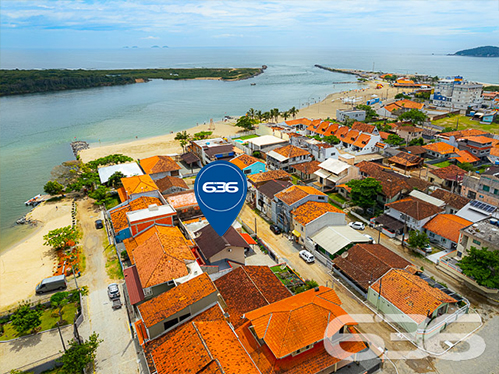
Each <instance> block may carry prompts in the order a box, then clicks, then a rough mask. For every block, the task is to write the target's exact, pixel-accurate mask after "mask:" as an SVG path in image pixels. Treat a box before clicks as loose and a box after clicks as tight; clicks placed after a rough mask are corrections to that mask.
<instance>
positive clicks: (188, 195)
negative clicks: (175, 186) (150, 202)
mask: <svg viewBox="0 0 499 374" xmlns="http://www.w3.org/2000/svg"><path fill="white" fill-rule="evenodd" d="M166 201H168V204H170V205H171V206H172V207H173V209H176V210H180V209H182V208H187V207H191V206H197V205H198V201H197V200H196V194H195V193H194V191H191V190H189V191H185V192H180V193H176V194H171V195H168V196H166Z"/></svg>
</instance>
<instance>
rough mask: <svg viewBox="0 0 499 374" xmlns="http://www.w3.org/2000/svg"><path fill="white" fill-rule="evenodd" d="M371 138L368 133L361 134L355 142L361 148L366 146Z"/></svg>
mask: <svg viewBox="0 0 499 374" xmlns="http://www.w3.org/2000/svg"><path fill="white" fill-rule="evenodd" d="M370 140H371V136H370V135H367V134H360V135H359V137H358V138H357V140H356V141H355V143H353V145H354V146H356V147H359V148H364V147H365V146H366V145H367V143H369V141H370Z"/></svg>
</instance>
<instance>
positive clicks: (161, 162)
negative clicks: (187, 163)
mask: <svg viewBox="0 0 499 374" xmlns="http://www.w3.org/2000/svg"><path fill="white" fill-rule="evenodd" d="M139 164H140V167H141V168H142V170H144V173H146V174H149V175H150V176H151V178H152V179H153V180H156V179H160V178H164V177H166V176H169V177H178V176H181V175H180V172H179V170H180V169H181V167H180V166H179V165H178V164H177V163H176V162H175V161H173V159H172V158H171V157H169V156H153V157H148V158H143V159H142V160H139Z"/></svg>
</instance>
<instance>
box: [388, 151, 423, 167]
mask: <svg viewBox="0 0 499 374" xmlns="http://www.w3.org/2000/svg"><path fill="white" fill-rule="evenodd" d="M388 161H389V162H393V163H395V164H399V165H402V166H404V167H406V166H408V167H411V166H419V165H421V164H422V163H423V159H422V158H421V157H419V156H416V155H413V154H411V153H407V152H399V153H397V154H396V155H395V156H392V157H390V158H389V159H388Z"/></svg>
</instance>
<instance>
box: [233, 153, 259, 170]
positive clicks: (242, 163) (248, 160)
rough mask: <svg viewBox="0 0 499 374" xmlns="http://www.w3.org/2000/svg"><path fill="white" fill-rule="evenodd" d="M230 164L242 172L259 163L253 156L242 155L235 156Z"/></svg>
mask: <svg viewBox="0 0 499 374" xmlns="http://www.w3.org/2000/svg"><path fill="white" fill-rule="evenodd" d="M230 162H232V163H233V164H234V165H236V166H237V167H238V168H239V169H241V170H243V169H244V168H246V167H248V166H251V165H253V164H256V163H257V162H261V161H260V160H259V159H257V158H255V157H253V156H249V155H247V154H246V153H243V154H242V155H240V156H237V157H235V158H233V159H232V160H230Z"/></svg>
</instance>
